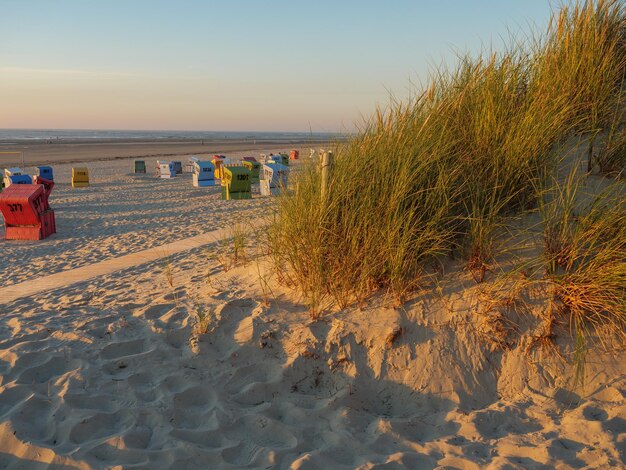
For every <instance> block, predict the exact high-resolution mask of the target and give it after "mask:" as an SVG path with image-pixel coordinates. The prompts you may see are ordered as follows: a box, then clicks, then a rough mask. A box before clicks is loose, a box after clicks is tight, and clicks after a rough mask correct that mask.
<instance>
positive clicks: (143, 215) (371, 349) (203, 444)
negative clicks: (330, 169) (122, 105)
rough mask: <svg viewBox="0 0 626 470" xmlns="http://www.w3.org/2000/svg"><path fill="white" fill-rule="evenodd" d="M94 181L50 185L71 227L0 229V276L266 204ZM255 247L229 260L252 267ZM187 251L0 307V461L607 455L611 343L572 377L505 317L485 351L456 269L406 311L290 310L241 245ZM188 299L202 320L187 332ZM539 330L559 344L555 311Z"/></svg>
mask: <svg viewBox="0 0 626 470" xmlns="http://www.w3.org/2000/svg"><path fill="white" fill-rule="evenodd" d="M111 171H114V170H111ZM60 176H61V178H63V175H62V173H61V175H60ZM106 177H107V176H106V175H105V172H104V170H103V171H102V178H106ZM108 178H110V180H109V181H110V183H109V184H108V185H102V186H101V187H100V188H101V189H102V191H95V188H94V190H93V191H92V190H89V191H84V190H81V192H80V194H79V193H78V190H76V191H71V190H70V189H67V188H61V191H59V193H60V194H59V193H57V196H59V199H57V200H55V201H53V205H54V206H55V208H59V213H60V214H61V216H60V218H59V221H60V222H61V223H60V225H62V224H65V223H67V222H69V221H72V220H73V221H74V222H75V226H76V229H75V230H72V231H71V232H61V231H60V235H59V237H57V238H56V239H54V240H51V241H49V242H44V243H41V244H35V243H29V244H18V245H13V244H10V245H7V244H2V245H1V246H2V249H3V253H4V252H5V248H6V247H7V246H8V247H9V248H8V249H9V250H15V251H13V252H12V253H13V254H14V255H15V256H20V257H21V258H20V259H19V260H18V261H17V264H16V267H15V268H13V267H4V268H3V271H2V275H3V276H9V279H10V280H11V282H21V281H24V280H27V279H32V278H34V277H36V276H39V275H41V274H42V273H43V270H42V269H41V268H42V267H43V266H44V265H45V263H44V262H43V261H40V262H39V263H40V264H37V265H36V266H38V271H36V272H30V270H29V266H30V265H31V264H32V263H33V262H34V259H35V257H37V256H39V257H44V258H45V259H46V260H47V261H48V265H49V266H51V268H52V269H51V270H52V271H54V270H62V269H67V268H70V267H76V266H84V265H86V264H88V263H90V262H93V261H97V260H100V259H106V258H107V257H111V256H114V255H116V254H124V253H129V252H132V251H134V250H137V249H139V248H145V247H146V246H150V244H153V245H154V246H156V245H159V244H162V243H164V242H167V241H169V240H173V239H180V238H177V237H180V236H181V235H183V234H184V236H193V235H194V234H197V233H199V232H201V231H202V230H205V227H206V226H207V225H209V226H210V227H211V228H212V227H215V226H219V225H220V224H225V223H226V220H227V219H228V218H229V217H232V214H239V215H240V216H248V214H257V213H258V212H259V211H263V210H264V208H266V207H268V205H271V203H272V201H271V200H261V199H257V200H252V201H247V202H246V201H238V202H236V203H234V204H233V203H228V204H227V203H222V202H221V201H219V200H218V199H217V196H215V195H214V194H212V195H211V194H209V195H206V194H205V193H204V192H203V191H204V190H192V189H189V188H188V186H189V185H190V181H189V180H188V179H187V180H182V179H181V180H176V181H171V182H169V181H167V182H163V183H161V182H156V181H151V180H146V181H143V180H140V181H139V182H134V179H133V178H130V177H124V178H119V177H115V176H113V175H110V176H108ZM61 181H62V179H61ZM116 181H117V182H116ZM165 187H168V188H171V189H167V190H165V189H164V188H165ZM139 188H151V189H153V190H155V194H154V196H153V197H152V199H151V201H150V202H149V203H148V207H146V206H145V205H142V204H139V203H137V202H135V201H133V200H131V197H130V196H131V195H132V194H134V191H135V189H137V190H139ZM57 189H58V188H55V190H57ZM196 191H198V193H199V194H197V195H195V197H189V195H190V194H195V193H196ZM116 195H117V196H116ZM187 204H189V205H190V206H191V207H192V208H188V207H187V206H186V205H187ZM216 206H217V208H219V209H220V210H216ZM162 210H163V211H165V214H163V212H162ZM181 210H182V211H183V214H184V216H181V215H179V214H180V211H181ZM196 212H198V214H196ZM174 222H178V223H179V224H180V225H181V228H180V229H176V228H175V227H174V226H173V223H174ZM168 225H170V227H169V228H168ZM181 238H182V237H181ZM257 245H258V240H256V239H254V238H250V239H249V249H248V257H249V259H250V260H260V264H259V265H258V267H259V269H260V271H261V273H265V268H264V264H263V263H264V260H263V258H259V257H257V256H256V255H255V247H256V246H257ZM14 247H18V248H14ZM208 249H209V250H211V251H212V252H213V253H216V252H217V251H218V246H217V245H216V244H214V245H210V246H209V247H208ZM22 257H23V258H25V259H23V258H22ZM207 258H208V256H207V249H206V248H197V249H194V250H191V251H188V252H183V253H178V254H175V255H172V256H171V259H170V261H171V268H172V271H173V277H172V283H173V287H172V286H170V284H169V281H168V276H167V272H166V267H165V266H164V264H163V263H162V262H161V261H156V262H150V263H146V264H143V265H140V266H137V267H134V268H132V269H128V270H125V271H121V272H117V273H113V274H109V275H105V276H101V277H97V278H95V279H92V280H89V281H87V282H85V283H83V284H79V285H75V286H73V287H66V288H59V289H57V290H56V291H54V292H48V293H43V294H40V295H37V296H36V297H34V298H23V299H19V300H16V301H14V302H12V303H10V304H7V305H0V313H1V315H0V374H1V375H0V377H1V381H0V418H1V422H0V467H1V468H49V467H50V468H59V467H58V466H66V467H63V468H67V467H79V468H80V467H82V468H115V467H118V468H146V469H153V468H176V469H180V468H241V467H252V468H311V469H320V468H346V469H348V468H435V467H443V468H485V467H487V468H553V467H556V468H578V467H590V468H617V467H620V466H623V465H624V461H625V459H626V400H625V398H626V361H625V360H624V359H626V355H625V353H624V351H623V349H622V350H617V351H616V352H615V354H613V355H610V354H599V353H592V354H591V355H590V357H589V358H588V364H587V370H586V384H585V387H584V388H581V387H575V386H574V383H573V377H574V372H573V369H572V368H571V367H570V366H568V365H567V364H566V363H565V362H563V361H561V360H559V359H558V358H557V357H556V356H554V355H551V354H548V353H547V352H545V351H543V350H541V349H534V350H532V351H530V352H527V350H526V346H527V341H526V340H527V339H528V336H527V335H528V331H527V330H525V329H524V328H525V327H524V325H525V323H524V320H523V319H522V320H520V326H519V328H520V330H521V331H520V333H519V336H520V337H519V339H518V341H516V342H515V344H514V345H513V347H512V349H510V350H506V351H500V350H499V349H495V350H493V351H492V348H491V347H490V344H489V341H488V340H486V339H485V335H487V336H488V332H486V331H485V330H482V329H481V326H480V323H479V322H477V321H476V319H475V315H476V311H477V309H478V308H479V307H480V305H479V304H480V301H479V298H480V288H479V287H477V286H475V284H474V283H473V281H471V279H470V277H469V275H468V274H467V273H459V272H453V273H452V274H450V275H448V277H447V278H446V279H444V280H442V282H441V290H440V291H439V294H437V295H433V294H431V293H428V292H426V293H424V294H421V295H417V296H416V298H415V299H413V300H412V301H410V302H409V303H408V304H407V307H406V310H398V311H396V310H392V309H389V308H386V307H385V306H384V299H378V300H374V301H373V302H372V304H371V305H370V306H368V307H367V308H366V309H365V310H364V311H362V312H361V311H358V310H356V311H350V312H339V313H333V314H329V315H327V316H326V317H325V318H324V319H323V320H322V321H318V322H310V321H309V318H308V313H307V309H306V307H305V306H304V305H303V304H302V302H301V301H300V299H298V298H297V297H295V296H294V294H293V293H291V292H289V291H286V290H285V289H283V288H281V287H279V286H278V284H277V283H276V281H275V280H274V279H269V280H268V281H269V284H270V285H271V288H272V294H271V296H270V299H269V307H268V306H265V305H264V303H263V297H264V295H263V292H262V290H261V287H260V283H259V280H258V271H257V264H256V262H255V261H251V262H249V263H248V264H247V265H245V266H239V267H236V268H234V269H230V270H229V271H227V272H224V271H223V270H222V268H221V267H220V265H219V263H216V262H215V261H209V260H208V259H207ZM198 309H201V310H202V311H204V312H209V315H210V318H211V319H212V321H211V322H210V325H209V330H210V331H209V333H208V334H205V335H199V336H198V335H196V334H195V333H194V328H193V325H194V321H195V318H196V313H195V312H197V311H198ZM399 331H401V333H400V334H398V335H397V339H395V340H393V341H391V340H390V338H392V337H393V336H394V335H393V333H394V332H399ZM557 333H558V335H559V338H560V339H559V342H560V344H561V345H562V346H563V350H564V351H566V352H567V351H568V347H569V346H568V344H569V339H568V333H567V326H566V325H563V326H562V327H561V328H559V329H558V330H557ZM525 335H526V336H525Z"/></svg>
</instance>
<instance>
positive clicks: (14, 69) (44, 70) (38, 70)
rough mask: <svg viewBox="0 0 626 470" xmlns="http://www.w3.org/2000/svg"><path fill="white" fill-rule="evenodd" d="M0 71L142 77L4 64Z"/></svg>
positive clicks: (122, 73) (117, 73)
mask: <svg viewBox="0 0 626 470" xmlns="http://www.w3.org/2000/svg"><path fill="white" fill-rule="evenodd" d="M0 72H6V73H11V72H12V73H29V74H49V75H74V76H76V75H78V76H84V77H140V76H141V75H139V74H135V73H128V72H119V71H106V70H81V69H52V68H34V67H33V68H31V67H15V66H2V67H0Z"/></svg>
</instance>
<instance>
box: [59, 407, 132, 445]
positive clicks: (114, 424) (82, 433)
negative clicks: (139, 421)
mask: <svg viewBox="0 0 626 470" xmlns="http://www.w3.org/2000/svg"><path fill="white" fill-rule="evenodd" d="M133 424H134V418H133V416H132V414H131V413H130V412H129V411H126V410H120V411H117V412H115V413H96V414H94V415H91V416H89V417H87V418H85V419H83V420H82V421H80V422H78V423H76V424H75V425H74V426H72V429H71V430H70V436H69V438H70V441H71V442H72V443H74V444H79V445H80V444H84V443H87V442H91V441H93V440H96V439H103V438H106V437H110V436H115V435H119V434H121V433H123V432H125V431H126V430H128V429H129V428H130V427H131V426H132V425H133Z"/></svg>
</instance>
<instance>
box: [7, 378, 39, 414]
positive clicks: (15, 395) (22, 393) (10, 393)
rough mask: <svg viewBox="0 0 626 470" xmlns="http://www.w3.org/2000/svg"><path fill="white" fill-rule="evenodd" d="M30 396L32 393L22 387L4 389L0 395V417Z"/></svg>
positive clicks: (27, 388)
mask: <svg viewBox="0 0 626 470" xmlns="http://www.w3.org/2000/svg"><path fill="white" fill-rule="evenodd" d="M32 396H33V392H32V391H31V390H30V388H29V387H26V386H24V385H16V386H14V387H9V388H5V389H4V390H3V391H2V393H0V417H3V416H4V415H5V414H6V413H9V412H11V410H13V409H14V408H15V407H16V406H19V405H20V404H21V403H24V402H25V401H26V400H28V399H29V398H30V397H32Z"/></svg>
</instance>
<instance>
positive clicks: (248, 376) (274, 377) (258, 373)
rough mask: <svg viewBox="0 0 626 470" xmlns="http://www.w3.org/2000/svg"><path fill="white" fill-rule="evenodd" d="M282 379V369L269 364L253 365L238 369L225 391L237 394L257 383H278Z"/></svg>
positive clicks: (226, 385)
mask: <svg viewBox="0 0 626 470" xmlns="http://www.w3.org/2000/svg"><path fill="white" fill-rule="evenodd" d="M281 377H282V370H281V369H280V367H276V366H273V365H269V364H253V365H250V366H245V367H242V368H240V369H238V370H237V372H235V374H234V375H233V376H232V377H231V378H230V380H228V382H226V384H225V385H224V390H225V391H226V392H228V393H231V394H235V393H239V392H241V391H243V390H244V388H245V387H246V386H248V385H251V384H253V383H255V382H260V383H268V382H278V381H279V380H280V379H281Z"/></svg>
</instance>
